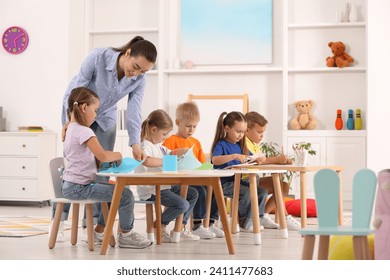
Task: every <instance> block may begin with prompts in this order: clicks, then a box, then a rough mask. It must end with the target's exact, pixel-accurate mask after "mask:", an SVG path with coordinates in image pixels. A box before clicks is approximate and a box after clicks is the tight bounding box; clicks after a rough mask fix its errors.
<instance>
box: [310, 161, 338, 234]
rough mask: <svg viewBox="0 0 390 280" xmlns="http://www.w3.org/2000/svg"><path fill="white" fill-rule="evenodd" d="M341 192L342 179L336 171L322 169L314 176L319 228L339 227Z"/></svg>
mask: <svg viewBox="0 0 390 280" xmlns="http://www.w3.org/2000/svg"><path fill="white" fill-rule="evenodd" d="M339 190H340V179H339V176H338V175H337V173H336V172H335V171H333V170H330V169H322V170H320V171H318V172H317V173H316V174H315V175H314V193H315V197H316V207H317V218H318V226H319V227H337V225H338V215H339V207H338V205H339Z"/></svg>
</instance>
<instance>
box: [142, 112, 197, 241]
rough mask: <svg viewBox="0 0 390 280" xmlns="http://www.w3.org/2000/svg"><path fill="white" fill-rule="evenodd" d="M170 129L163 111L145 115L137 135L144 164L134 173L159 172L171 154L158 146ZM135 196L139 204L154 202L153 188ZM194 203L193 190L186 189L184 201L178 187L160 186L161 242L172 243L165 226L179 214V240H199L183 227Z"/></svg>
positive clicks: (170, 124)
mask: <svg viewBox="0 0 390 280" xmlns="http://www.w3.org/2000/svg"><path fill="white" fill-rule="evenodd" d="M172 128H173V122H172V119H171V117H170V116H169V115H168V114H167V113H166V112H165V111H164V110H161V109H159V110H155V111H153V112H151V113H150V114H149V116H148V118H147V119H146V120H145V121H144V122H143V123H142V132H141V140H142V143H141V147H142V150H143V152H144V154H145V161H144V162H143V163H142V165H140V166H139V167H138V168H137V169H136V170H135V172H145V171H147V172H160V171H162V165H163V160H162V158H163V156H164V155H169V154H173V151H172V150H170V149H168V148H167V147H164V146H163V145H162V144H161V143H162V142H163V141H164V140H165V138H166V137H167V135H168V134H169V132H170V131H171V130H172ZM187 150H188V149H179V150H175V151H174V152H175V153H176V152H177V156H178V157H180V156H182V155H183V154H184V153H185V152H186V151H187ZM137 193H138V196H139V198H140V199H141V200H149V201H154V200H155V199H156V193H155V186H137ZM197 200H198V191H197V190H196V189H195V188H193V187H188V193H187V199H185V198H183V197H181V196H180V186H166V185H165V186H164V185H162V186H161V205H163V206H166V207H168V208H166V209H165V210H164V212H163V213H162V214H161V224H162V230H161V234H162V236H161V242H163V243H170V242H176V241H175V239H173V238H171V236H170V235H169V234H168V233H167V230H166V226H167V225H168V224H169V223H170V222H171V221H173V220H174V219H176V217H178V216H179V215H181V214H183V213H184V217H183V229H182V231H181V233H180V239H182V240H199V239H200V238H199V236H197V235H193V234H192V233H191V232H190V231H188V230H187V229H186V227H185V226H186V224H187V222H188V218H189V217H190V215H191V213H192V211H193V209H194V206H195V203H196V201H197ZM172 234H173V233H172V232H171V235H172Z"/></svg>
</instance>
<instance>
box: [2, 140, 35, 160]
mask: <svg viewBox="0 0 390 280" xmlns="http://www.w3.org/2000/svg"><path fill="white" fill-rule="evenodd" d="M0 155H2V156H19V155H20V156H35V155H38V138H37V137H32V136H30V137H28V136H27V137H26V136H23V137H17V136H4V137H0Z"/></svg>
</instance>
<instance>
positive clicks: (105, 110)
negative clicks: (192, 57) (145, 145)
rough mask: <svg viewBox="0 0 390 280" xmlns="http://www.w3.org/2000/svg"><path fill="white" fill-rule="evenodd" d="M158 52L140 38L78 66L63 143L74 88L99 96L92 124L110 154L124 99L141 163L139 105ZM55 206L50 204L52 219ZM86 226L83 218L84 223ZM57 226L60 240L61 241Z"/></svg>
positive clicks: (66, 209)
mask: <svg viewBox="0 0 390 280" xmlns="http://www.w3.org/2000/svg"><path fill="white" fill-rule="evenodd" d="M156 58H157V50H156V47H155V46H154V45H153V43H151V42H149V41H147V40H145V39H144V38H142V37H141V36H136V37H134V38H133V39H132V40H131V41H130V42H128V43H127V44H126V45H124V46H122V47H119V48H98V49H94V50H93V51H92V52H91V53H90V54H89V55H88V56H87V57H86V59H85V60H84V62H83V63H82V64H81V68H80V72H79V73H78V74H77V75H76V76H75V77H74V78H73V79H72V81H71V82H70V84H69V86H68V88H67V90H66V92H65V96H64V99H63V102H62V125H63V130H62V141H64V139H65V135H66V128H67V127H68V124H69V119H68V112H67V111H68V98H69V95H70V93H71V92H72V90H73V89H74V88H77V87H86V88H89V89H90V90H92V91H94V92H95V93H96V94H97V96H98V97H99V101H100V106H99V108H98V110H97V114H96V119H95V121H94V122H93V123H92V125H91V129H92V130H93V131H94V132H95V134H96V137H97V139H98V140H99V143H100V144H101V145H102V147H103V148H104V149H105V150H109V151H112V150H113V149H114V145H115V138H116V117H117V113H116V112H117V103H118V101H119V100H121V99H122V98H123V97H125V96H127V111H126V127H127V132H128V134H129V146H130V147H132V152H133V157H134V158H135V159H136V160H142V159H143V157H144V154H143V152H142V149H141V145H140V143H141V141H140V137H141V123H142V115H141V105H142V99H143V96H144V92H145V86H146V77H145V73H146V72H147V71H149V70H150V69H151V68H152V67H153V65H154V64H155V62H156ZM97 181H102V182H103V181H105V182H107V181H108V177H99V178H97ZM99 206H100V204H99V203H95V205H94V218H97V217H98V216H99V212H100V207H99ZM69 208H70V204H66V205H65V207H64V211H63V213H62V217H61V221H65V220H67V219H68V215H69ZM55 209H56V204H55V203H53V208H52V211H53V213H52V217H54V213H55ZM83 225H85V219H84V220H83ZM61 226H63V225H61V224H60V236H61V235H62V237H60V238H61V239H62V238H63V234H62V232H61V231H62V229H63V227H61Z"/></svg>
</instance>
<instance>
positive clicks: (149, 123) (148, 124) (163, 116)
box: [141, 109, 173, 140]
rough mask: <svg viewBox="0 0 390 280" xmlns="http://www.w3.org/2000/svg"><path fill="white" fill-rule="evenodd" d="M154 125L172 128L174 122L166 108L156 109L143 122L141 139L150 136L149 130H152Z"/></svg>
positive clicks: (158, 127)
mask: <svg viewBox="0 0 390 280" xmlns="http://www.w3.org/2000/svg"><path fill="white" fill-rule="evenodd" d="M152 127H157V129H172V128H173V122H172V119H171V117H170V116H169V115H168V113H167V112H165V111H164V110H161V109H158V110H154V111H153V112H151V113H150V114H149V116H148V117H147V118H146V120H144V121H143V122H142V131H141V140H144V139H145V138H146V137H147V136H148V132H150V129H151V128H152Z"/></svg>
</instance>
